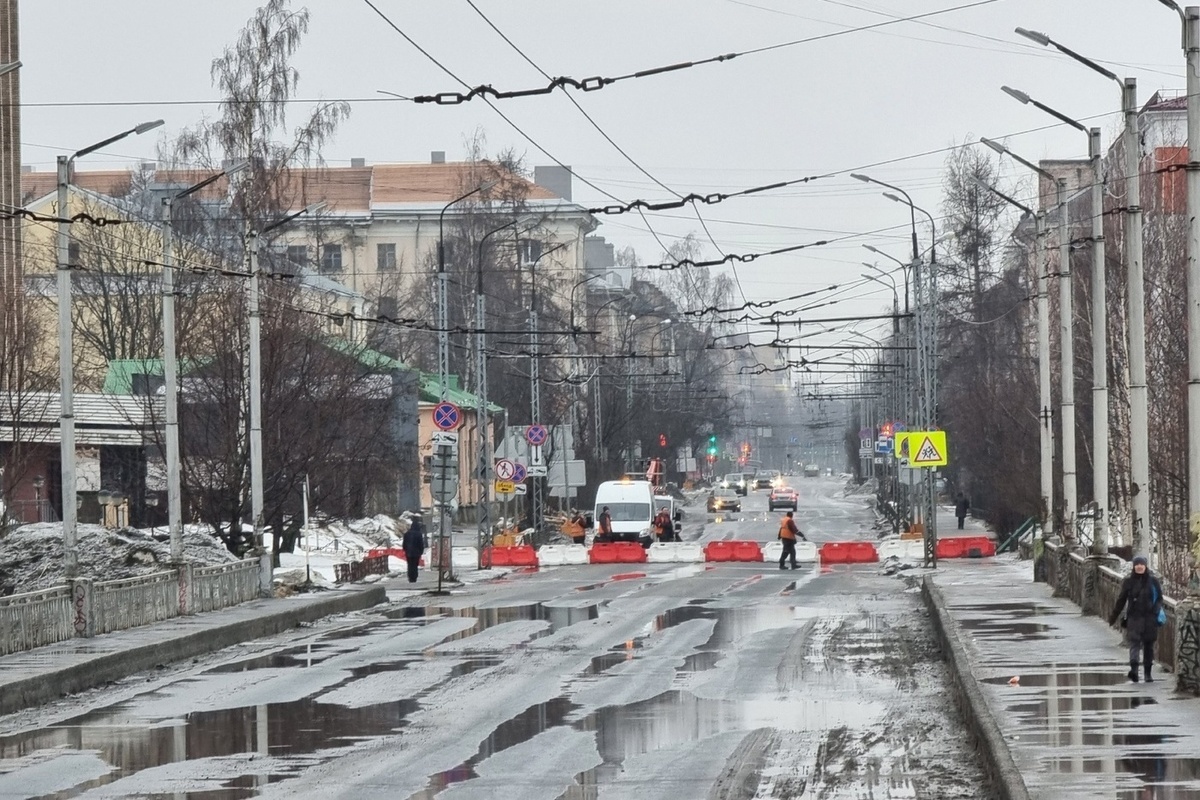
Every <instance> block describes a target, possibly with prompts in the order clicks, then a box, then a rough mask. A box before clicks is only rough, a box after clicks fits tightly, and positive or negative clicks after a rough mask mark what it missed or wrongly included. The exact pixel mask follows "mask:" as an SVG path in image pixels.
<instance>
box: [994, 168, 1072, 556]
mask: <svg viewBox="0 0 1200 800" xmlns="http://www.w3.org/2000/svg"><path fill="white" fill-rule="evenodd" d="M979 185H980V186H982V187H983V188H984V189H987V190H988V191H989V192H991V193H992V194H994V195H996V196H997V197H999V198H1000V199H1001V200H1004V201H1005V202H1007V203H1009V204H1010V205H1012V206H1015V207H1017V208H1019V209H1020V210H1021V211H1024V212H1025V213H1026V214H1028V215H1029V217H1030V218H1031V219H1032V220H1033V224H1034V235H1033V249H1032V251H1031V254H1032V257H1033V268H1034V269H1035V270H1036V274H1037V348H1038V438H1039V444H1040V445H1041V448H1040V449H1041V470H1040V471H1041V495H1042V509H1043V510H1044V511H1045V519H1044V520H1043V522H1042V535H1043V536H1046V537H1049V536H1053V535H1054V527H1053V525H1054V522H1053V521H1054V513H1053V509H1054V429H1053V427H1052V420H1053V416H1054V415H1053V412H1052V410H1051V408H1050V288H1049V287H1050V282H1049V280H1048V279H1047V276H1046V265H1045V264H1044V263H1043V261H1042V255H1041V254H1042V249H1043V247H1044V241H1045V237H1046V215H1045V213H1044V212H1040V211H1034V210H1033V209H1032V208H1030V207H1029V206H1027V205H1025V204H1024V203H1021V202H1019V201H1017V200H1014V199H1013V198H1011V197H1009V196H1008V195H1006V194H1005V193H1004V192H1001V191H1000V190H999V189H997V188H996V187H994V186H988V185H987V184H986V183H981V184H979Z"/></svg>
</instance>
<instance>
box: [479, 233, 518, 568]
mask: <svg viewBox="0 0 1200 800" xmlns="http://www.w3.org/2000/svg"><path fill="white" fill-rule="evenodd" d="M517 222H519V218H516V219H513V220H512V221H511V222H506V223H504V224H503V225H501V226H500V227H498V228H492V229H491V230H490V231H488V232H487V233H485V234H484V235H483V237H482V238H480V240H479V252H478V255H477V258H476V261H475V264H476V270H475V397H476V401H477V402H476V405H475V427H476V429H477V430H478V432H479V435H478V441H476V453H475V456H476V464H475V481H476V491H477V496H478V507H477V514H476V522H477V530H476V534H477V536H476V538H477V542H478V550H479V558H480V559H482V558H483V550H484V548H485V547H488V546H489V545H491V543H492V510H491V502H490V500H489V497H490V492H491V488H490V484H491V477H492V443H491V424H490V418H489V416H488V379H487V333H486V330H487V313H486V311H487V307H486V302H487V300H486V295H485V294H484V293H483V248H484V245H485V244H486V243H487V240H488V238H489V237H491V236H492V235H493V234H496V233H499V232H500V231H503V230H506V229H508V228H511V227H512V226H514V225H516V224H517ZM479 566H480V567H482V566H483V565H482V563H480V564H479Z"/></svg>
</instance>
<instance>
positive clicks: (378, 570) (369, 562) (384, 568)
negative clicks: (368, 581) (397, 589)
mask: <svg viewBox="0 0 1200 800" xmlns="http://www.w3.org/2000/svg"><path fill="white" fill-rule="evenodd" d="M387 573H388V557H387V556H386V555H382V556H367V557H366V558H364V559H363V560H362V561H352V562H350V563H349V564H334V566H333V574H334V578H335V579H336V580H335V582H336V583H350V582H352V581H361V580H362V579H363V578H365V577H367V576H368V575H387Z"/></svg>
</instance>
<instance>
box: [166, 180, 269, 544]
mask: <svg viewBox="0 0 1200 800" xmlns="http://www.w3.org/2000/svg"><path fill="white" fill-rule="evenodd" d="M249 164H250V162H248V161H242V162H240V163H238V164H235V165H233V166H231V167H229V168H228V169H223V170H221V171H220V172H217V173H215V174H213V175H211V176H210V177H208V178H206V179H205V180H202V181H200V182H199V183H197V184H195V185H193V186H190V187H188V188H187V189H184V190H183V191H180V192H175V193H174V194H172V195H168V196H167V197H164V198H163V201H162V224H161V226H160V235H161V237H162V248H163V255H162V260H163V263H162V316H163V390H164V395H165V396H164V409H163V416H164V417H165V420H166V427H165V430H164V438H165V440H166V441H165V451H166V452H165V456H164V457H165V458H166V462H167V463H166V467H167V530H168V532H169V533H170V536H171V560H172V561H182V560H183V503H182V487H181V486H180V477H179V471H180V463H179V462H180V454H179V360H178V358H177V357H176V354H175V252H174V242H173V238H174V237H173V234H174V230H173V219H172V211H173V208H174V203H175V202H176V201H177V200H182V199H183V198H185V197H187V196H189V195H191V194H194V193H196V192H198V191H200V190H201V189H203V188H205V187H206V186H209V185H211V184H213V183H215V182H217V181H218V180H220V179H221V178H226V177H228V176H230V175H233V174H235V173H237V172H241V171H242V170H243V169H245V168H246V167H247V166H249Z"/></svg>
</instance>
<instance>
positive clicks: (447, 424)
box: [433, 403, 462, 431]
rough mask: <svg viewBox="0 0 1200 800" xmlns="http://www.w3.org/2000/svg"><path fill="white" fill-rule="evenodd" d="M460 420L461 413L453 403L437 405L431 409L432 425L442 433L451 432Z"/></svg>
mask: <svg viewBox="0 0 1200 800" xmlns="http://www.w3.org/2000/svg"><path fill="white" fill-rule="evenodd" d="M461 420H462V412H461V411H459V410H458V406H456V405H454V403H438V404H437V405H436V406H434V407H433V424H434V425H436V426H437V427H438V428H439V429H441V430H443V431H452V430H454V429H455V428H457V427H458V423H459V422H460V421H461Z"/></svg>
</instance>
